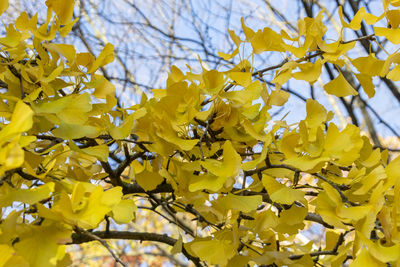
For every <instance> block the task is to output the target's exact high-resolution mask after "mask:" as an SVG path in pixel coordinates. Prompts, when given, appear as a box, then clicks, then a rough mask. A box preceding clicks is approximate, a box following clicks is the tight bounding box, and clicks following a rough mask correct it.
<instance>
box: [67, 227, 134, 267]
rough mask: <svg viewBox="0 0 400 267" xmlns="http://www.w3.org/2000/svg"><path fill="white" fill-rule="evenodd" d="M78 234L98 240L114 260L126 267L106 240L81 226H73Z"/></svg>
mask: <svg viewBox="0 0 400 267" xmlns="http://www.w3.org/2000/svg"><path fill="white" fill-rule="evenodd" d="M74 230H75V231H76V232H77V233H78V234H83V235H85V236H87V237H88V238H91V239H92V240H96V241H99V242H100V244H102V245H103V246H104V247H105V248H106V249H107V250H108V251H109V252H110V254H111V256H112V257H113V258H114V260H115V262H118V263H120V264H121V265H122V266H124V267H127V265H126V264H125V263H124V262H122V261H121V259H120V258H118V256H117V255H115V253H114V251H112V249H111V248H110V246H109V245H108V244H107V242H106V241H105V240H103V239H102V238H101V237H99V236H97V235H95V234H94V233H91V232H88V231H86V230H84V229H82V228H79V227H75V229H74Z"/></svg>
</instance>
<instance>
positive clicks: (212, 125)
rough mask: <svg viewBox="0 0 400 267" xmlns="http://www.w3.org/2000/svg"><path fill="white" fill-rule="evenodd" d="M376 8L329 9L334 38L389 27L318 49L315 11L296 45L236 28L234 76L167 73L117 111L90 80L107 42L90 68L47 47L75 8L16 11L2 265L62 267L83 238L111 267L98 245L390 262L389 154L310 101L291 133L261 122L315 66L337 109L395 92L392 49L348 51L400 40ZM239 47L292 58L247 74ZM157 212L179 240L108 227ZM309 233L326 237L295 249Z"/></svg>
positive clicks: (3, 160)
mask: <svg viewBox="0 0 400 267" xmlns="http://www.w3.org/2000/svg"><path fill="white" fill-rule="evenodd" d="M383 4H384V8H385V10H386V11H385V13H383V14H382V15H379V16H375V15H372V14H369V13H368V12H366V11H365V9H360V10H359V11H358V13H357V14H356V15H355V17H354V18H353V19H352V21H350V22H348V21H347V20H345V19H344V18H343V16H342V10H339V15H340V18H341V23H342V25H341V27H342V28H343V29H345V28H348V29H352V30H357V29H359V28H360V23H361V22H362V21H364V22H365V23H367V24H369V25H372V24H375V23H377V22H378V21H380V20H382V19H387V20H388V21H389V22H390V24H391V25H392V27H375V33H374V34H372V35H369V36H363V37H361V38H358V39H354V40H344V39H343V38H342V36H339V37H338V39H337V40H336V41H327V40H325V38H324V36H325V33H326V30H327V29H326V27H325V26H324V24H323V23H322V18H323V16H324V14H323V12H321V13H319V14H318V15H317V16H316V17H315V18H305V19H304V20H299V22H298V28H299V32H298V35H297V36H289V34H287V33H286V32H285V31H283V30H282V31H280V32H276V31H274V30H272V29H270V28H264V29H262V30H258V31H254V30H252V29H250V28H248V27H247V26H246V25H245V23H244V21H243V20H242V28H243V32H244V35H245V39H241V38H240V37H239V36H238V35H237V34H236V33H235V32H233V31H230V32H229V34H230V36H231V39H232V41H233V42H234V43H235V45H236V49H235V50H234V51H233V53H231V54H224V53H220V56H221V57H223V58H225V59H227V60H228V59H230V58H233V57H235V56H236V57H237V56H239V57H241V58H242V59H243V60H242V61H241V62H240V63H239V64H238V65H236V66H232V68H231V69H230V70H229V71H225V72H221V71H218V70H216V69H211V70H209V69H206V68H205V67H204V68H203V71H202V72H200V73H196V72H194V71H188V72H186V73H184V72H182V71H181V70H180V69H178V68H177V67H172V69H171V71H170V74H169V76H168V79H167V81H166V89H157V90H153V92H152V93H153V97H151V98H148V97H146V95H145V94H143V96H142V98H141V101H140V103H138V104H136V105H133V106H130V107H119V106H117V100H116V98H115V86H114V85H113V84H112V83H110V82H109V81H108V80H107V79H106V78H105V77H104V76H102V75H100V74H98V72H96V71H97V70H98V69H99V68H101V67H103V66H105V65H107V64H108V63H110V62H112V61H113V60H114V53H113V45H112V44H107V45H105V46H104V49H103V50H102V51H101V53H100V54H99V55H98V56H97V57H94V56H93V55H92V54H90V53H87V52H79V51H77V49H76V48H75V47H74V46H72V45H69V44H63V43H56V42H53V41H52V40H53V39H54V38H56V36H62V37H65V36H67V34H68V33H69V32H70V31H71V29H72V27H73V26H74V24H75V23H76V22H77V20H76V19H75V20H73V16H72V14H73V8H74V1H72V0H70V1H56V0H47V1H46V5H47V6H48V11H47V22H46V23H45V24H43V25H38V23H37V15H34V16H33V17H29V16H28V14H27V13H22V14H21V15H20V16H19V17H18V19H17V20H16V21H15V23H14V24H9V25H7V26H6V35H5V36H4V37H2V38H0V44H1V46H0V49H1V50H0V54H1V64H0V80H1V82H0V83H1V87H2V89H0V116H1V121H0V149H1V150H0V184H1V186H0V206H1V207H2V213H1V223H0V266H37V267H42V266H67V265H69V264H70V263H71V262H70V255H69V254H68V253H67V252H66V248H67V247H68V246H69V245H71V244H81V243H85V242H90V241H96V242H101V243H102V244H103V245H104V246H106V247H107V248H108V249H109V250H110V253H112V256H113V257H114V258H115V260H117V261H121V264H123V260H121V259H118V257H117V255H115V254H114V252H113V250H112V248H110V247H109V246H108V245H107V241H106V240H107V239H121V240H122V239H128V240H140V241H152V242H160V243H164V244H167V245H170V246H171V247H172V250H171V253H172V254H176V253H183V255H184V256H185V257H186V259H188V260H189V261H190V262H191V263H192V264H195V265H196V266H205V265H219V266H246V264H249V265H250V266H254V265H255V264H257V265H258V266H260V265H264V266H313V265H314V264H315V263H318V264H320V265H323V266H341V265H342V264H343V263H344V262H346V263H349V264H350V266H354V267H356V266H360V267H362V266H386V263H393V264H398V263H400V234H399V226H400V225H399V224H400V222H398V220H399V219H398V218H399V214H398V213H400V210H399V207H400V158H399V157H397V158H394V159H393V158H391V157H390V155H389V152H388V151H387V150H381V149H380V148H374V147H373V145H372V144H371V142H370V140H369V138H368V137H367V136H363V135H362V134H361V133H360V130H359V128H358V127H356V126H354V125H351V124H349V125H347V126H346V127H345V128H344V129H339V127H338V126H337V125H335V123H333V122H332V121H331V120H332V118H333V116H334V114H333V113H332V112H328V111H327V110H326V109H325V107H324V106H322V105H321V104H320V103H318V102H317V101H315V100H312V99H308V100H307V104H306V109H307V116H306V117H305V118H304V119H303V120H301V121H299V122H298V123H297V124H295V125H288V124H287V123H286V122H285V121H284V120H280V121H273V120H272V119H271V117H270V113H269V112H270V110H271V108H273V107H274V106H283V105H284V104H285V103H286V101H287V100H288V98H289V93H288V92H286V91H285V90H283V89H282V86H283V85H284V84H285V83H286V82H287V81H288V80H289V79H291V78H294V79H297V80H303V81H306V82H309V83H310V84H313V83H314V82H316V81H317V80H318V78H319V77H320V76H321V70H322V68H323V66H324V65H326V64H329V65H331V66H334V67H335V68H336V69H337V71H338V74H337V75H336V77H335V78H334V79H333V80H332V81H330V82H328V83H326V84H325V85H324V90H325V91H326V92H327V93H328V94H331V95H334V96H337V97H345V96H348V95H357V94H358V93H359V92H358V91H359V90H364V92H365V93H366V94H367V95H368V96H369V97H373V96H374V93H375V86H374V84H373V82H372V79H373V78H374V77H386V79H390V80H393V81H397V80H400V67H399V65H398V63H399V53H398V52H394V53H392V54H390V53H389V54H388V55H387V56H386V58H377V57H375V55H374V54H369V55H367V56H364V57H358V58H350V57H348V56H347V55H346V53H347V52H349V51H351V50H352V49H354V47H355V45H356V43H357V42H358V41H360V40H367V41H370V42H377V40H376V36H381V37H380V38H381V39H382V40H383V39H385V40H387V41H388V42H391V43H392V44H393V45H398V44H399V43H400V30H399V29H398V26H399V23H396V22H397V20H398V17H399V15H398V14H397V13H399V12H400V11H399V10H398V9H397V8H398V7H399V6H400V2H399V1H395V0H391V1H389V0H386V1H383ZM0 8H1V10H2V11H4V10H5V9H6V8H7V1H1V6H0ZM389 10H390V11H389ZM393 12H397V13H396V14H397V15H396V16H393ZM389 14H392V15H389ZM242 46H247V47H251V48H252V51H251V54H259V53H265V52H269V53H286V54H287V55H288V57H287V58H288V59H289V60H286V61H284V62H283V63H282V64H279V65H276V66H266V68H265V69H263V70H257V71H256V70H254V69H253V68H252V65H251V60H247V59H245V58H250V57H248V56H249V55H242V54H241V51H242V49H241V47H242ZM246 51H247V50H246ZM250 56H251V55H250ZM266 73H270V74H273V75H274V79H273V81H272V84H271V83H266V82H265V81H264V80H263V75H264V74H266ZM349 75H351V77H353V79H357V80H358V81H359V82H360V83H361V85H362V89H360V88H354V87H353V86H352V84H351V82H350V81H349V78H348V77H349ZM160 208H164V209H166V210H167V211H169V213H170V215H171V217H169V219H168V218H166V221H165V222H166V223H169V224H173V225H175V227H176V229H177V230H178V231H177V232H176V233H178V234H176V233H168V234H169V235H165V234H162V233H156V232H152V233H150V232H135V231H119V230H114V229H118V228H112V227H111V228H110V221H111V224H113V223H114V224H119V225H129V224H130V223H131V222H132V221H134V220H135V214H136V213H137V212H140V210H141V209H145V210H148V211H150V212H153V213H154V214H155V215H156V214H159V209H160ZM182 214H183V215H184V216H185V217H186V218H189V222H186V221H183V220H181V219H180V218H181V217H180V215H182ZM174 216H175V217H174ZM171 218H172V219H171ZM164 219H165V218H164ZM104 225H105V226H104ZM193 225H194V226H193ZM312 229H319V231H322V232H323V233H324V236H325V238H324V240H320V241H319V243H318V244H316V243H314V242H309V243H307V244H305V243H303V242H301V240H300V239H299V234H300V233H304V232H307V231H310V230H312Z"/></svg>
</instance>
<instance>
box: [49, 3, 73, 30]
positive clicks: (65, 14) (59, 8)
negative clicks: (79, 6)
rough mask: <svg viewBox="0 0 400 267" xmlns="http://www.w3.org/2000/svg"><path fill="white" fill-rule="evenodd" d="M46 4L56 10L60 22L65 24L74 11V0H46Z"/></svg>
mask: <svg viewBox="0 0 400 267" xmlns="http://www.w3.org/2000/svg"><path fill="white" fill-rule="evenodd" d="M46 5H47V6H48V7H49V8H51V9H53V10H54V12H56V14H57V16H58V19H59V20H60V23H61V24H63V25H65V24H67V23H68V22H70V21H71V19H72V15H73V12H74V5H75V1H74V0H63V1H58V0H46Z"/></svg>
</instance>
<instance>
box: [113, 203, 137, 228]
mask: <svg viewBox="0 0 400 267" xmlns="http://www.w3.org/2000/svg"><path fill="white" fill-rule="evenodd" d="M136 209H137V208H136V205H135V202H134V201H133V200H132V199H122V200H121V201H120V202H119V203H118V204H116V205H114V206H113V208H112V217H113V219H114V220H115V222H117V223H119V224H124V223H130V222H131V221H132V220H133V218H135V211H136Z"/></svg>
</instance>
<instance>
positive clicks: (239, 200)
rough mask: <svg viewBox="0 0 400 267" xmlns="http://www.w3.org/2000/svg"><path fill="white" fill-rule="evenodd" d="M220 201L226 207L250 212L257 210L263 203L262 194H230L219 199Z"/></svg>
mask: <svg viewBox="0 0 400 267" xmlns="http://www.w3.org/2000/svg"><path fill="white" fill-rule="evenodd" d="M218 203H219V204H220V205H222V206H223V207H224V208H226V209H232V210H237V211H242V212H250V211H253V210H256V209H257V208H258V206H259V205H261V203H262V196H260V195H259V196H239V195H234V194H228V195H227V196H225V197H223V198H221V199H218Z"/></svg>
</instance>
